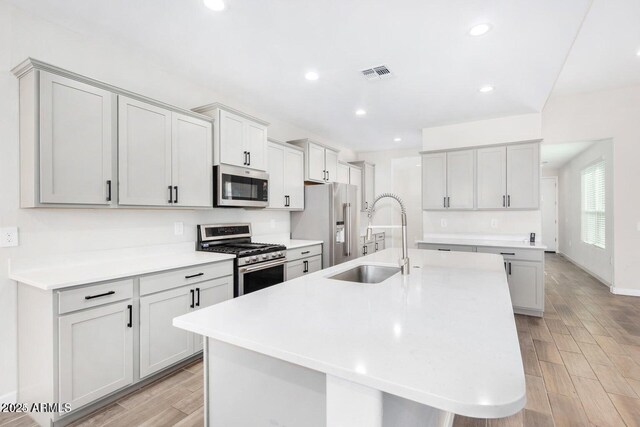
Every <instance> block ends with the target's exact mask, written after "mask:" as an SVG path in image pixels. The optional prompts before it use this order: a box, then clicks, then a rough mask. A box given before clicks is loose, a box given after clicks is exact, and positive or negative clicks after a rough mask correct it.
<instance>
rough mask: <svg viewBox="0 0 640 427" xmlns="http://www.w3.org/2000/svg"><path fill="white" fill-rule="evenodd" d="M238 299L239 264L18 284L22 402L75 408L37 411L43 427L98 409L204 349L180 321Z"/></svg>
mask: <svg viewBox="0 0 640 427" xmlns="http://www.w3.org/2000/svg"><path fill="white" fill-rule="evenodd" d="M231 298H233V261H222V262H215V263H209V264H203V265H196V266H191V267H185V268H178V269H174V270H167V271H163V272H158V273H151V274H147V275H144V276H138V277H129V278H124V279H120V280H116V281H110V282H101V283H87V284H85V285H80V286H74V287H70V288H64V289H60V290H53V291H43V290H40V289H38V288H35V287H33V286H30V285H27V284H24V283H18V333H19V336H20V340H19V342H18V358H19V360H20V361H21V363H20V366H19V367H18V401H20V402H24V403H34V402H52V403H56V402H59V403H69V404H71V413H70V414H60V413H57V412H56V413H33V414H32V417H33V418H34V420H35V421H36V422H37V423H38V424H39V425H50V424H51V423H52V422H56V423H57V422H58V421H60V422H62V421H61V420H62V419H63V418H65V419H69V420H72V419H73V418H74V417H77V416H78V415H77V414H79V415H83V414H84V413H86V412H87V411H90V410H94V409H97V408H96V407H97V406H98V402H99V400H100V399H101V398H104V397H107V396H110V395H112V394H113V393H116V392H119V393H122V392H124V391H126V388H127V387H128V386H133V385H135V384H136V383H139V382H140V381H143V380H144V379H146V378H151V376H152V375H153V374H158V373H160V372H161V371H162V370H163V369H168V368H170V367H171V366H172V365H174V364H176V363H179V362H180V361H182V360H185V359H188V358H189V357H190V356H192V355H194V354H196V353H198V352H199V351H201V350H202V347H203V346H202V337H200V336H199V335H195V334H192V333H188V332H186V331H183V330H181V329H178V328H175V327H174V326H173V318H174V317H176V316H180V315H182V314H185V313H188V312H189V311H193V310H198V309H200V308H203V307H207V306H210V305H213V304H216V303H218V302H221V301H225V300H227V299H231ZM67 416H69V418H67ZM65 423H66V421H65Z"/></svg>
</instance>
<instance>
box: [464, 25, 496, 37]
mask: <svg viewBox="0 0 640 427" xmlns="http://www.w3.org/2000/svg"><path fill="white" fill-rule="evenodd" d="M489 30H491V25H490V24H478V25H474V26H473V27H471V28H470V29H469V35H470V36H474V37H477V36H481V35H483V34H487V33H488V32H489Z"/></svg>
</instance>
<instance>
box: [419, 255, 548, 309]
mask: <svg viewBox="0 0 640 427" xmlns="http://www.w3.org/2000/svg"><path fill="white" fill-rule="evenodd" d="M418 248H419V249H430V250H437V251H446V252H449V251H454V252H482V253H491V254H496V255H501V256H502V258H503V259H504V269H505V273H506V275H507V283H508V284H509V294H510V295H511V304H512V305H513V311H514V312H515V313H518V314H526V315H530V316H542V314H543V313H544V251H542V250H537V249H513V248H498V247H488V246H471V245H446V244H436V243H418Z"/></svg>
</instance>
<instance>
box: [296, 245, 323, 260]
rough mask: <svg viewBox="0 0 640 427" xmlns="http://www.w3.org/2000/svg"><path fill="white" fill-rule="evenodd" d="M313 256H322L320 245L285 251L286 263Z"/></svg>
mask: <svg viewBox="0 0 640 427" xmlns="http://www.w3.org/2000/svg"><path fill="white" fill-rule="evenodd" d="M315 255H322V245H313V246H305V247H304V248H296V249H287V261H295V260H297V259H301V258H308V257H311V256H315Z"/></svg>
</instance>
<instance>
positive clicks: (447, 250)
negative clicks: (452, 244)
mask: <svg viewBox="0 0 640 427" xmlns="http://www.w3.org/2000/svg"><path fill="white" fill-rule="evenodd" d="M438 250H439V251H442V252H451V249H440V248H438Z"/></svg>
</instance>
